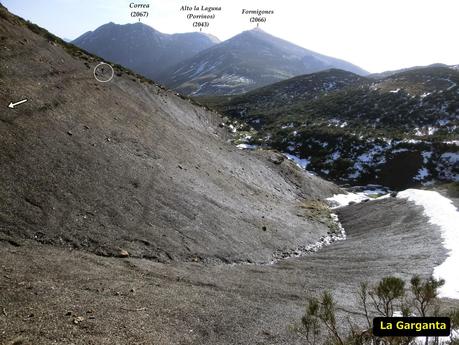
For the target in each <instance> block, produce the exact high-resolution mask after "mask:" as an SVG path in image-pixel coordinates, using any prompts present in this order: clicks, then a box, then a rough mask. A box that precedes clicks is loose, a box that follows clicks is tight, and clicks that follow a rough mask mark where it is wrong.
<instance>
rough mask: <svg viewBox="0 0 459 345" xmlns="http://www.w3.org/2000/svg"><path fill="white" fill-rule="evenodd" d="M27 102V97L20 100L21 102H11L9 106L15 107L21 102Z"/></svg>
mask: <svg viewBox="0 0 459 345" xmlns="http://www.w3.org/2000/svg"><path fill="white" fill-rule="evenodd" d="M25 102H27V99H23V100H22V101H19V102H16V103H13V102H11V103H10V104H9V105H8V108H11V109H14V107H15V106H17V105H19V104H22V103H25Z"/></svg>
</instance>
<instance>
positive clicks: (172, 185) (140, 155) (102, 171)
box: [0, 8, 452, 344]
mask: <svg viewBox="0 0 459 345" xmlns="http://www.w3.org/2000/svg"><path fill="white" fill-rule="evenodd" d="M0 48H1V49H0V104H2V105H5V106H4V107H3V106H2V107H1V111H0V146H1V150H0V162H1V164H0V200H1V203H0V254H1V255H0V344H21V343H22V344H300V343H301V341H302V340H301V338H300V337H299V336H298V335H296V334H295V333H294V332H292V331H290V330H289V326H291V325H293V324H295V323H296V322H298V321H299V318H300V317H301V314H302V313H303V311H304V306H305V297H306V295H307V294H309V293H314V292H319V291H321V290H322V289H325V288H326V289H330V290H332V291H333V293H334V294H335V297H336V298H337V300H338V301H339V305H340V308H342V309H344V310H349V311H352V312H353V313H358V310H357V309H356V307H355V303H354V300H353V293H354V291H355V288H356V286H357V284H358V283H359V282H360V281H362V280H369V281H377V280H379V279H380V278H381V277H383V276H386V275H391V274H395V275H397V276H400V277H402V278H405V279H408V278H409V277H411V275H413V274H415V273H418V274H421V275H423V276H428V275H430V274H431V273H432V271H433V267H434V266H435V265H438V264H439V263H441V262H442V261H443V260H444V258H445V254H446V253H445V250H444V249H443V247H442V246H441V238H440V235H439V232H438V231H437V230H438V229H436V228H435V227H433V226H432V225H429V223H428V222H427V219H426V218H425V217H424V216H422V209H421V208H419V207H417V206H415V205H414V204H410V203H408V202H407V201H404V200H400V199H396V198H389V199H385V200H380V201H372V202H367V203H363V204H358V205H352V206H349V207H346V208H342V209H340V210H338V211H337V212H338V215H339V217H340V220H341V222H342V224H343V226H344V228H345V229H346V231H347V233H348V238H347V240H346V241H341V242H338V243H335V244H332V245H331V246H328V247H325V248H324V249H322V250H320V251H319V252H317V253H313V254H308V255H305V256H303V257H301V258H297V259H287V260H281V261H280V262H278V263H276V264H274V265H266V264H260V263H266V262H269V261H270V260H271V259H272V257H273V253H274V252H276V251H279V250H281V251H282V250H287V251H288V250H289V249H292V248H297V247H298V246H301V245H306V244H309V243H315V242H316V241H318V240H319V239H320V238H321V237H322V236H325V235H327V233H329V232H330V231H332V224H331V223H330V218H329V212H328V211H327V212H324V211H323V210H324V208H323V200H324V198H326V197H328V196H331V195H332V194H335V193H339V192H341V190H340V188H338V187H337V186H336V185H334V184H332V183H329V182H326V181H324V180H322V179H320V178H317V177H314V176H310V175H308V174H306V173H305V172H304V171H302V170H300V169H298V168H296V166H294V165H293V164H292V163H291V162H289V161H286V160H284V159H283V158H282V156H280V155H279V154H277V153H274V152H269V151H260V152H256V153H250V152H242V151H240V150H237V149H236V148H235V147H233V146H231V145H230V144H228V143H227V142H226V132H225V131H224V129H222V128H219V126H218V124H219V123H220V122H221V118H220V116H219V115H218V114H216V113H213V112H210V111H208V110H206V109H205V108H202V107H197V106H195V105H194V104H192V102H190V101H189V100H187V99H184V98H182V97H178V96H177V95H175V94H174V93H173V92H171V91H167V90H164V89H163V88H161V87H159V86H157V85H155V84H154V83H153V82H150V81H148V80H145V79H144V78H142V77H140V76H137V75H135V74H133V73H131V72H129V71H127V70H125V69H122V68H120V67H116V68H115V78H114V80H113V81H112V82H110V83H107V84H100V83H98V82H97V81H96V80H95V79H94V77H93V74H92V73H93V68H94V67H95V66H96V65H97V64H98V63H99V61H100V60H98V58H96V57H93V56H91V55H89V54H86V53H84V52H81V51H80V50H78V49H76V48H75V47H73V46H70V45H65V44H64V43H63V42H61V41H59V40H58V39H56V38H55V37H54V36H52V35H50V34H47V33H46V32H44V31H43V30H42V29H40V28H38V27H35V26H33V25H31V24H27V23H25V22H24V21H22V20H21V19H19V18H17V17H14V16H12V15H11V14H9V13H8V12H7V11H6V10H5V9H4V8H0ZM22 98H28V99H29V101H28V102H27V103H25V104H23V105H21V106H20V107H18V108H16V109H14V110H10V109H8V108H7V105H8V104H9V103H10V102H11V101H16V100H20V99H22ZM311 205H317V207H316V208H315V209H311ZM248 263H251V264H248ZM254 263H258V264H254ZM445 303H449V304H452V302H451V301H445ZM355 315H357V316H358V314H355ZM357 316H356V317H357Z"/></svg>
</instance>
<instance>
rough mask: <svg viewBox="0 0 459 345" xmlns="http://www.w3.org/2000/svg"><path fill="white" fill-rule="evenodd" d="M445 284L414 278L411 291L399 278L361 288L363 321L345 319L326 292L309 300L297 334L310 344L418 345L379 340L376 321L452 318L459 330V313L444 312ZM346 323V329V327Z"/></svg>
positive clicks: (435, 341)
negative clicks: (440, 291)
mask: <svg viewBox="0 0 459 345" xmlns="http://www.w3.org/2000/svg"><path fill="white" fill-rule="evenodd" d="M443 284H444V281H443V280H436V279H434V278H429V279H421V278H420V277H419V276H414V277H413V278H412V279H411V281H410V285H409V288H408V289H407V288H406V287H405V282H404V281H403V280H401V279H400V278H397V277H385V278H383V279H382V280H381V281H380V282H378V283H377V284H375V285H374V286H369V284H368V283H362V284H360V288H359V290H358V291H357V293H356V299H357V302H358V306H359V308H360V310H361V313H359V320H357V319H356V317H355V314H353V317H352V319H351V317H350V316H351V314H349V313H348V312H345V313H346V315H344V317H342V315H339V313H338V307H337V304H336V301H335V300H334V298H333V295H332V294H331V293H330V292H329V291H324V292H322V293H321V294H320V295H319V296H318V297H310V298H308V305H307V307H306V312H305V314H304V316H303V318H302V319H301V325H299V326H297V327H295V331H297V332H298V333H299V334H301V335H302V336H303V337H304V340H305V343H306V344H310V345H313V344H321V343H325V344H329V345H348V344H349V345H350V344H354V345H357V344H359V345H366V344H384V345H399V344H400V345H401V344H405V345H414V344H416V339H415V338H414V337H385V338H378V337H375V336H374V335H373V334H372V328H373V324H372V322H373V321H372V320H373V318H374V317H377V316H381V317H393V316H394V314H401V315H403V316H412V315H413V314H414V315H416V316H424V317H425V316H440V315H446V316H449V317H450V318H451V327H452V329H457V328H458V327H459V310H443V311H441V308H440V301H439V299H438V289H439V288H440V287H441V286H442V285H443ZM340 320H341V321H343V320H346V325H347V326H346V327H342V324H343V322H341V323H340V322H339V321H340ZM458 341H459V339H457V337H455V336H454V335H453V334H452V335H451V338H450V339H449V341H447V342H446V343H445V344H457V343H458ZM425 344H438V339H435V338H432V339H430V340H429V339H428V338H427V339H425Z"/></svg>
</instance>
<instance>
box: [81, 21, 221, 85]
mask: <svg viewBox="0 0 459 345" xmlns="http://www.w3.org/2000/svg"><path fill="white" fill-rule="evenodd" d="M219 42H220V41H219V40H218V38H216V37H214V36H211V35H208V34H205V33H200V32H192V33H183V34H173V35H169V34H164V33H161V32H159V31H157V30H155V29H153V28H152V27H150V26H148V25H145V24H142V23H135V24H126V25H117V24H114V23H108V24H105V25H103V26H101V27H99V28H98V29H96V30H94V31H89V32H87V33H85V34H83V35H81V36H80V37H78V38H77V39H75V40H74V41H72V43H73V44H74V45H76V46H78V47H80V48H82V49H84V50H86V51H88V52H90V53H93V54H95V55H98V56H100V57H102V58H104V59H106V60H108V61H110V62H114V63H117V64H120V65H122V66H125V67H128V68H130V69H132V70H133V71H135V72H137V73H139V74H142V75H144V76H146V77H148V78H152V79H155V80H157V79H158V77H159V75H160V74H161V73H162V72H163V71H164V70H165V69H166V68H168V67H170V66H172V65H174V64H177V63H179V62H181V61H183V60H185V59H188V58H190V57H192V56H194V55H195V54H197V53H199V52H200V51H202V50H204V49H207V48H209V47H212V46H213V45H215V44H218V43H219Z"/></svg>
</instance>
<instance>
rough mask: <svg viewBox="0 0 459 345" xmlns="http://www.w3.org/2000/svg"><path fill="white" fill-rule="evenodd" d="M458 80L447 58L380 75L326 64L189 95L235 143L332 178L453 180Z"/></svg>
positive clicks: (401, 182)
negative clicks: (237, 88)
mask: <svg viewBox="0 0 459 345" xmlns="http://www.w3.org/2000/svg"><path fill="white" fill-rule="evenodd" d="M458 81H459V74H458V73H457V71H456V70H454V69H453V68H450V67H447V66H433V67H426V68H419V69H414V70H410V71H408V72H401V73H400V74H394V75H391V76H389V77H385V78H384V79H371V78H365V77H361V76H358V75H355V74H352V73H349V72H345V71H340V70H329V71H324V72H319V73H314V74H310V75H305V76H301V77H295V78H292V79H289V80H286V81H283V82H280V83H276V84H273V85H270V86H267V87H264V88H260V89H257V90H254V91H251V92H249V93H247V94H243V95H237V96H221V97H198V98H196V99H197V100H198V101H199V102H202V103H204V104H207V105H209V106H210V107H212V108H213V109H216V110H217V111H220V112H223V113H224V114H226V115H227V116H228V117H227V120H226V122H227V125H230V126H232V127H234V128H237V129H238V130H239V132H237V133H236V134H235V139H234V140H235V143H236V144H242V143H244V144H248V145H251V146H249V147H251V148H254V147H271V148H275V149H277V150H279V151H281V152H284V153H286V154H289V155H294V156H296V157H298V159H302V160H304V161H305V165H306V166H305V167H306V168H307V169H308V170H310V171H312V172H314V173H316V174H318V175H320V176H322V177H324V178H326V179H331V180H333V181H336V182H338V183H340V184H360V185H362V184H380V185H384V186H388V187H390V188H393V189H398V190H400V189H405V188H409V187H412V186H417V185H420V184H421V183H423V184H431V183H434V182H435V181H443V182H446V183H448V182H454V181H457V180H458V178H459V160H458V158H459V155H458V152H459V151H458V145H457V138H458V136H459V132H458V119H459V117H458V111H459V88H458V87H457V82H458Z"/></svg>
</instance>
